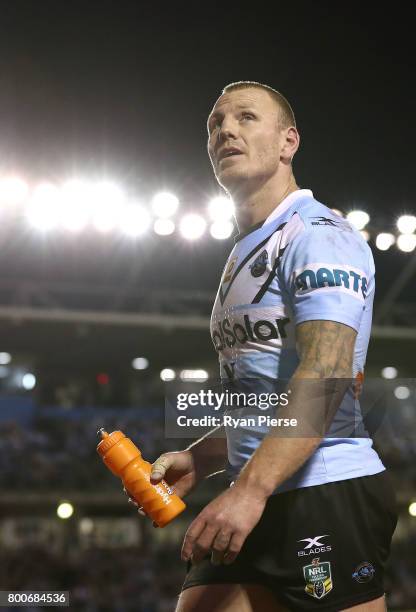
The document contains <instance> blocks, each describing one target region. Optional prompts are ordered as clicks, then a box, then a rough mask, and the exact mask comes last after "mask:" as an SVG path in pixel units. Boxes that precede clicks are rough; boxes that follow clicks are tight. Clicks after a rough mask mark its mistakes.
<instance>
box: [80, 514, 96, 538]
mask: <svg viewBox="0 0 416 612" xmlns="http://www.w3.org/2000/svg"><path fill="white" fill-rule="evenodd" d="M79 530H80V532H81V533H82V535H89V534H90V533H92V532H93V531H94V521H93V520H92V519H90V518H89V517H87V516H84V517H83V518H82V519H81V520H80V522H79Z"/></svg>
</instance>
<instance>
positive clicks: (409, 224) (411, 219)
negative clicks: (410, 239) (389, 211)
mask: <svg viewBox="0 0 416 612" xmlns="http://www.w3.org/2000/svg"><path fill="white" fill-rule="evenodd" d="M397 229H398V230H399V232H401V233H402V234H413V232H414V231H415V230H416V217H415V216H414V215H402V216H401V217H399V218H398V219H397Z"/></svg>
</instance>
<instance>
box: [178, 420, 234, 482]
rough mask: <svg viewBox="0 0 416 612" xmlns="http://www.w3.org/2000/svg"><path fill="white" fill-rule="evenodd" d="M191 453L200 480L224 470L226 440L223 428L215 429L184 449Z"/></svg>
mask: <svg viewBox="0 0 416 612" xmlns="http://www.w3.org/2000/svg"><path fill="white" fill-rule="evenodd" d="M186 450H188V451H190V452H191V453H192V457H193V460H194V464H195V468H196V471H197V472H198V474H199V475H200V477H201V478H205V477H207V476H210V475H211V474H213V473H215V472H218V471H221V470H224V468H225V465H226V461H227V439H226V437H225V433H224V428H223V427H215V428H214V429H212V430H211V431H209V432H208V433H207V434H205V435H204V436H202V438H199V440H196V441H195V442H193V443H192V444H191V445H190V446H188V448H187V449H186Z"/></svg>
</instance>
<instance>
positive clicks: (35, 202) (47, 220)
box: [25, 183, 62, 231]
mask: <svg viewBox="0 0 416 612" xmlns="http://www.w3.org/2000/svg"><path fill="white" fill-rule="evenodd" d="M61 197H62V196H61V192H60V191H59V189H58V188H57V187H56V185H53V184H51V183H41V184H40V185H38V186H37V187H36V188H35V189H34V191H33V194H32V197H31V198H29V200H28V202H27V204H26V210H25V214H26V218H27V219H28V221H29V223H30V224H31V225H32V226H33V227H35V228H36V229H39V230H42V231H48V230H50V229H53V228H54V227H56V226H57V224H58V222H59V219H60V214H61V210H60V207H61Z"/></svg>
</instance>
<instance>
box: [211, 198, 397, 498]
mask: <svg viewBox="0 0 416 612" xmlns="http://www.w3.org/2000/svg"><path fill="white" fill-rule="evenodd" d="M374 290H375V280H374V261H373V256H372V253H371V250H370V248H369V246H368V245H367V243H366V241H365V240H364V239H363V237H362V236H361V234H360V233H359V232H358V231H357V230H356V229H355V228H353V227H352V226H351V225H350V223H349V222H348V221H347V220H345V219H343V218H342V217H340V216H338V215H337V214H336V213H334V212H333V211H332V210H331V209H330V208H328V207H326V206H325V205H324V204H321V203H320V202H318V201H317V200H315V198H314V197H313V194H312V191H310V190H309V189H299V190H297V191H295V192H293V193H291V194H290V195H289V196H288V197H287V198H286V199H285V200H283V202H281V204H280V205H279V206H278V207H277V208H276V209H275V210H274V211H273V212H272V213H271V215H270V216H269V217H268V218H267V219H266V220H265V221H264V222H262V223H260V224H258V225H256V226H254V227H253V228H251V229H250V230H249V231H248V232H246V233H243V234H240V235H239V236H237V237H236V243H235V246H234V248H233V250H232V252H231V254H230V256H229V258H228V261H227V263H226V265H225V268H224V272H223V274H222V278H221V283H220V287H219V290H218V294H217V297H216V300H215V304H214V308H213V312H212V317H211V337H212V341H213V343H214V346H215V349H216V351H217V352H218V354H219V361H220V373H221V378H222V379H224V380H226V379H232V378H233V379H236V380H243V379H244V380H246V379H268V380H275V381H278V380H281V379H286V380H287V379H289V378H290V377H291V376H292V375H293V373H294V371H295V369H296V367H297V366H298V364H299V358H298V355H297V352H296V344H295V326H296V325H297V324H298V323H302V322H303V321H311V320H318V319H320V320H328V321H337V322H339V323H343V324H345V325H348V326H350V327H352V328H353V329H355V330H356V331H357V338H356V344H355V353H354V363H353V377H355V376H356V375H357V374H358V373H359V372H363V369H364V363H365V359H366V354H367V347H368V342H369V337H370V330H371V319H372V308H373V300H374ZM232 410H233V414H234V416H236V412H237V413H238V414H237V416H239V417H240V416H242V415H243V416H244V411H245V410H246V409H245V408H237V409H235V408H233V409H232ZM272 413H273V416H278V410H277V413H276V408H273V411H272ZM361 420H362V419H361V415H360V406H359V402H358V399H356V398H355V397H354V392H353V389H352V386H351V389H350V390H349V391H347V393H346V395H345V397H344V399H343V401H342V403H341V406H340V408H339V409H338V411H337V414H336V415H335V418H334V420H333V422H332V424H331V427H330V430H329V431H328V434H327V437H326V438H324V439H323V440H322V442H321V444H320V446H319V447H318V448H317V450H316V451H315V452H314V453H313V455H312V456H311V457H310V458H309V460H308V461H307V462H306V463H305V464H304V465H303V466H302V467H301V468H300V469H299V471H298V472H297V473H296V474H294V475H293V476H292V477H291V478H290V479H289V480H288V481H286V482H285V483H283V484H282V485H281V486H280V487H279V488H278V489H277V490H276V492H281V491H286V490H289V489H294V488H298V487H306V486H312V485H318V484H323V483H327V482H333V481H336V480H344V479H347V478H355V477H359V476H366V475H370V474H376V473H378V472H381V471H383V470H384V469H385V468H384V466H383V464H382V462H381V461H380V458H379V456H378V455H377V453H376V451H375V450H374V449H373V448H372V440H371V439H370V437H369V436H368V434H367V433H366V432H365V431H364V433H361V434H360V436H361V437H354V436H351V435H350V432H348V433H345V424H346V423H347V424H349V425H351V424H353V423H354V422H355V423H357V422H361ZM343 428H344V429H343ZM353 429H354V427H352V428H351V430H353ZM268 431H269V429H268V427H266V426H265V427H262V426H261V427H259V426H255V427H249V426H247V427H243V426H240V427H237V428H234V427H227V426H226V433H227V442H228V474H229V477H230V478H231V479H234V478H235V477H236V476H237V475H238V473H239V472H240V470H241V468H242V467H243V465H244V464H245V463H246V461H247V460H248V459H249V457H250V456H251V455H252V453H253V452H254V450H255V449H256V448H257V446H259V444H260V443H261V441H262V439H263V437H264V436H265V434H266V433H267V432H268ZM343 435H344V436H345V437H341V436H343Z"/></svg>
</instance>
